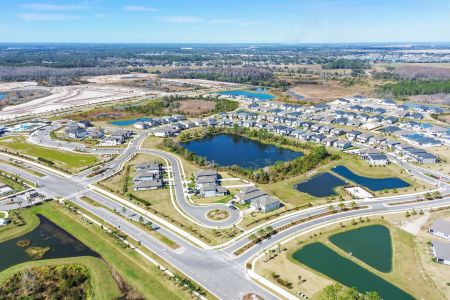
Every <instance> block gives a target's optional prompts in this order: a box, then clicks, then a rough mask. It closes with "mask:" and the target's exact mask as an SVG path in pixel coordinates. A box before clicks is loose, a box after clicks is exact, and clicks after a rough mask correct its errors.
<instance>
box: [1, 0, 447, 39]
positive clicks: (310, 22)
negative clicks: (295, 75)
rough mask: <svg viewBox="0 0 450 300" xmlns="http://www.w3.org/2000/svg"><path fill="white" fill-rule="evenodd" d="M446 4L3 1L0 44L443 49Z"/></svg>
mask: <svg viewBox="0 0 450 300" xmlns="http://www.w3.org/2000/svg"><path fill="white" fill-rule="evenodd" d="M449 16H450V1H449V0H389V1H387V0H359V1H358V0H208V1H205V0H164V1H162V0H73V1H69V0H60V1H53V0H43V1H39V0H35V1H33V0H29V1H25V0H8V1H6V0H3V1H0V42H102V43H103V42H142V43H144V42H172V43H177V42H179V43H184V42H187V43H190V42H199V43H201V42H225V43H232V42H239V43H242V42H249V43H256V42H277V43H340V42H344V43H346V42H450V17H449Z"/></svg>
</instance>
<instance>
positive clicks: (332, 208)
mask: <svg viewBox="0 0 450 300" xmlns="http://www.w3.org/2000/svg"><path fill="white" fill-rule="evenodd" d="M333 211H334V206H333V205H331V204H330V206H328V212H330V213H331V212H333Z"/></svg>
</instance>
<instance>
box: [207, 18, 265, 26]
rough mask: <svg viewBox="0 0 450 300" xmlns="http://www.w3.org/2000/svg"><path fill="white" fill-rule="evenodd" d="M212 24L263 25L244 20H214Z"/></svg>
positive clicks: (211, 21)
mask: <svg viewBox="0 0 450 300" xmlns="http://www.w3.org/2000/svg"><path fill="white" fill-rule="evenodd" d="M209 23H211V24H238V25H242V26H250V25H258V24H261V22H259V21H251V20H244V19H212V20H210V21H209Z"/></svg>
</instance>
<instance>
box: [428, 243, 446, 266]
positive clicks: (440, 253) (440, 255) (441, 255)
mask: <svg viewBox="0 0 450 300" xmlns="http://www.w3.org/2000/svg"><path fill="white" fill-rule="evenodd" d="M431 245H432V247H431V248H432V250H433V256H434V257H435V259H436V262H438V263H442V264H445V265H450V244H449V243H445V242H442V241H432V242H431Z"/></svg>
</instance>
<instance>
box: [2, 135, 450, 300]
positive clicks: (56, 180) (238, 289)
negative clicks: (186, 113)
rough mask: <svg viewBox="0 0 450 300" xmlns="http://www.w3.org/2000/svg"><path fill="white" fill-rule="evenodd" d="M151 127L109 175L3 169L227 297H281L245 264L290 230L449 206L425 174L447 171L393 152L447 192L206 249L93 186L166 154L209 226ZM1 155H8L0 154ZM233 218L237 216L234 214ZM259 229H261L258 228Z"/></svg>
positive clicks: (196, 210)
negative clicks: (152, 139) (128, 165)
mask: <svg viewBox="0 0 450 300" xmlns="http://www.w3.org/2000/svg"><path fill="white" fill-rule="evenodd" d="M147 133H148V132H143V134H141V135H139V136H137V137H136V138H135V139H134V140H133V141H132V142H130V144H129V146H128V148H126V149H125V150H124V151H123V153H122V154H121V155H120V156H119V157H118V158H117V159H116V160H115V161H113V162H110V163H108V164H106V165H105V167H107V168H109V169H108V171H106V172H105V173H104V174H103V175H100V176H95V177H92V178H87V177H86V176H87V175H88V174H89V170H86V171H84V172H82V173H80V174H78V175H77V176H60V175H56V174H55V173H53V172H49V171H48V170H47V169H44V168H42V167H40V166H36V165H35V164H32V163H29V162H26V161H24V164H25V165H26V166H27V167H29V168H30V169H35V170H37V171H39V172H40V173H42V174H44V175H45V176H44V177H37V176H35V175H33V174H31V173H29V172H27V171H26V170H23V169H18V168H16V167H14V166H11V165H7V164H2V163H0V169H3V170H5V171H8V172H10V173H14V174H17V175H19V176H21V177H24V178H26V179H28V180H30V181H38V182H39V184H40V187H39V189H41V190H43V191H44V192H45V193H47V194H49V195H52V196H54V197H65V198H67V199H69V200H71V201H73V202H75V203H76V204H77V205H79V206H81V207H83V208H84V209H86V210H87V211H89V212H90V213H92V214H94V215H96V216H97V217H99V218H101V219H103V220H105V221H107V222H108V223H109V224H111V225H112V226H115V227H117V228H120V230H122V231H123V232H125V233H126V234H127V235H129V236H130V237H132V238H133V239H135V240H139V241H141V243H142V245H143V246H144V247H146V248H148V249H150V250H151V251H152V252H155V253H156V254H157V255H159V256H161V257H162V258H163V259H165V260H166V261H168V262H169V263H170V264H172V265H173V266H174V267H176V268H177V269H179V270H180V271H182V272H184V273H185V274H186V275H188V276H189V277H191V278H192V279H193V280H195V281H197V282H198V283H199V284H201V285H202V286H204V287H205V288H206V289H208V290H210V291H212V292H213V293H214V294H216V295H217V296H218V297H219V298H222V299H238V298H239V297H241V296H242V295H243V293H245V292H255V293H257V294H259V295H261V296H263V297H264V298H265V299H274V298H275V297H274V296H273V295H272V294H271V293H269V292H267V291H266V290H264V289H262V288H261V287H259V286H258V285H256V284H255V283H254V282H253V281H252V280H251V279H250V278H249V277H248V275H247V274H246V271H245V267H244V266H245V265H246V263H247V262H248V261H249V260H250V259H251V258H253V257H255V256H256V255H259V254H260V253H261V252H262V251H263V250H264V249H267V248H270V247H273V246H274V245H275V244H276V243H279V242H282V241H283V240H285V239H286V238H288V237H290V236H294V235H298V234H300V233H303V232H305V231H307V230H311V229H314V228H317V227H319V226H325V225H327V224H330V223H332V222H339V221H340V220H342V219H346V218H357V217H360V216H366V215H374V214H384V213H394V212H403V211H406V210H412V209H416V210H419V209H427V208H431V207H440V206H447V205H449V204H450V197H449V194H450V185H449V184H448V183H446V182H444V181H440V180H437V179H434V178H431V177H429V176H427V175H425V173H433V174H435V175H437V174H439V175H438V176H439V177H441V178H445V179H447V177H446V175H444V174H440V173H439V172H436V171H433V172H430V171H429V170H424V169H422V168H419V167H415V166H412V165H410V164H408V163H406V162H402V161H398V160H397V161H395V158H392V157H390V158H391V159H392V160H393V161H394V162H395V163H397V164H399V165H400V166H402V167H403V168H405V169H406V170H407V171H408V172H409V173H410V174H412V175H413V176H415V177H417V178H419V179H421V180H424V181H426V182H428V183H430V184H433V185H436V186H438V187H439V190H440V192H441V194H442V195H443V198H442V199H437V200H432V201H421V202H416V200H417V198H418V197H420V196H419V195H420V193H417V194H409V195H399V196H395V197H386V198H376V199H367V200H361V201H359V202H360V203H361V205H363V206H364V207H365V208H362V209H359V210H351V211H346V212H339V213H336V214H332V215H327V216H324V217H320V218H317V219H313V220H311V221H308V222H305V223H301V224H298V225H296V226H293V227H290V228H289V229H287V230H284V231H282V232H280V233H278V234H276V235H274V236H272V237H271V238H270V239H267V240H264V241H263V242H261V243H259V244H257V245H256V246H254V247H252V248H250V249H249V250H247V251H246V252H244V253H243V254H242V255H240V256H238V257H235V256H234V255H233V252H234V251H235V250H236V249H239V248H240V247H242V246H243V245H245V244H246V243H247V242H248V238H247V237H248V235H249V234H250V232H246V233H244V234H242V235H241V236H240V237H238V238H236V239H235V240H233V241H231V242H229V243H227V244H226V245H222V248H221V249H212V248H211V247H209V248H206V249H202V248H200V247H197V246H194V245H193V244H191V243H190V242H189V241H187V240H186V239H185V238H184V237H183V236H180V234H179V232H177V233H175V231H174V230H170V228H168V227H167V226H165V225H166V224H162V223H161V222H155V216H152V215H151V214H149V213H143V212H140V211H138V210H137V209H135V208H133V207H131V206H130V205H128V204H124V203H122V202H120V201H118V199H113V198H112V197H107V196H104V195H103V194H100V193H98V192H96V191H93V190H91V189H89V186H90V185H91V184H92V183H95V182H97V181H99V180H101V179H102V178H103V177H105V176H110V175H112V174H114V173H115V172H117V171H119V170H120V168H122V166H123V164H124V163H125V162H126V161H128V160H129V159H130V158H131V157H132V155H134V154H135V153H148V154H152V155H158V156H160V157H163V158H164V159H166V160H167V161H168V162H169V165H170V167H171V168H172V173H173V188H174V189H175V198H176V201H177V203H178V205H179V206H180V208H181V209H182V210H183V212H184V213H186V214H188V215H189V217H190V218H194V219H195V220H196V221H197V222H200V223H202V222H203V223H204V224H205V225H206V226H208V225H209V224H208V220H207V219H206V220H205V219H204V214H202V212H204V211H206V210H209V209H211V208H212V207H214V206H209V207H207V208H205V207H203V206H201V207H199V206H194V205H192V204H190V203H189V202H188V200H186V197H185V195H184V183H185V180H184V175H183V170H182V165H181V163H180V161H179V160H178V159H177V158H176V156H174V155H172V154H170V153H167V152H164V151H160V150H154V149H141V148H140V144H141V142H142V141H143V139H144V138H145V137H146V134H147ZM0 156H5V155H4V154H0ZM17 159H19V158H17ZM83 195H86V196H88V197H90V198H91V199H93V200H94V201H96V202H98V203H100V204H101V205H102V206H104V207H97V206H92V205H90V204H88V203H86V202H84V201H81V200H80V197H81V196H83ZM124 202H125V201H124ZM393 202H408V203H405V204H402V205H395V206H393V205H392V206H391V205H389V203H393ZM124 206H127V209H126V212H125V213H124V214H123V215H122V216H120V215H118V214H116V213H113V212H112V210H114V209H115V210H116V211H122V207H124ZM326 210H327V207H315V208H311V209H309V210H305V211H300V212H296V213H293V214H292V215H286V216H283V217H281V218H279V219H277V220H274V221H272V222H270V223H267V224H264V225H262V226H267V225H268V224H270V225H271V226H272V227H273V228H274V229H276V228H278V227H280V226H284V225H286V224H289V223H290V222H292V221H296V220H299V219H303V218H306V217H308V216H313V215H317V214H320V213H322V212H325V211H326ZM139 217H143V218H144V219H145V220H152V221H153V222H154V223H155V224H157V225H158V226H159V227H161V228H160V229H159V231H160V233H161V234H163V235H164V236H167V237H168V238H170V239H171V240H173V241H175V242H176V243H177V244H179V245H180V246H181V247H180V248H179V249H177V250H175V251H174V250H172V249H168V248H167V247H165V245H163V244H162V243H160V242H159V241H158V240H156V239H155V238H153V237H152V236H151V235H150V234H148V233H147V232H145V231H144V230H142V229H141V228H139V227H137V226H135V225H133V224H132V223H130V222H128V221H127V219H133V220H137V219H139ZM233 221H235V220H234V219H233ZM254 230H257V228H255V229H254Z"/></svg>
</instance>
